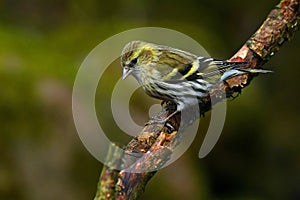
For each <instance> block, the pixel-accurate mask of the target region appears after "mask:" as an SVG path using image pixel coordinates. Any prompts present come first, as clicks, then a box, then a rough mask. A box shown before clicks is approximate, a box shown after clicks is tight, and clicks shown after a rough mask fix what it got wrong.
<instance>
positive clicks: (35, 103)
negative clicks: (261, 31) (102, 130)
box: [0, 0, 300, 200]
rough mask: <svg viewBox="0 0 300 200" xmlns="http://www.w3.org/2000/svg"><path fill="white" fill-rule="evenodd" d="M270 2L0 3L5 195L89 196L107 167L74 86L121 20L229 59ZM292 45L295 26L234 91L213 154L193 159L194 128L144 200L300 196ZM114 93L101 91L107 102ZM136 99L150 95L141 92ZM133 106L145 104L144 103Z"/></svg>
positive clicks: (121, 27) (0, 175) (1, 190)
mask: <svg viewBox="0 0 300 200" xmlns="http://www.w3.org/2000/svg"><path fill="white" fill-rule="evenodd" d="M108 2H109V3H108ZM276 3H277V2H274V1H271V0H268V1H260V0H251V1H250V0H249V1H234V0H228V1H221V0H214V1H205V0H203V1H196V0H185V1H179V0H172V1H171V0H165V1H158V0H153V1H150V0H146V1H138V0H127V1H121V0H117V1H116V0H115V1H102V0H101V1H97V0H89V1H86V0H84V1H83V0H77V1H71V0H59V1H58V0H53V1H38V0H2V1H0V199H6V200H13V199H20V200H23V199H24V200H25V199H26V200H27V199H30V200H35V199H36V200H39V199H44V200H47V199H49V200H52V199H65V200H68V199H72V200H76V199H78V200H80V199H92V198H93V196H94V193H95V190H96V184H97V181H98V177H99V173H100V171H101V167H102V166H101V163H99V162H98V161H97V160H96V159H94V158H93V157H92V156H91V155H90V154H89V153H88V151H87V150H86V149H85V148H84V146H83V145H82V143H81V141H80V139H79V137H78V135H77V132H76V130H75V126H74V124H73V118H72V112H71V95H72V87H73V81H74V79H75V76H76V73H77V70H78V68H79V66H80V64H81V62H82V61H83V59H84V58H85V56H86V55H87V54H88V53H89V52H90V51H91V50H92V49H93V48H94V47H95V46H96V45H97V44H99V43H100V42H102V41H103V40H105V39H106V38H108V37H110V36H112V35H114V34H117V33H119V32H121V31H125V30H127V29H131V28H137V27H143V26H160V27H165V28H170V29H175V30H177V31H180V32H182V33H185V34H187V35H189V36H190V37H192V38H194V39H195V40H197V41H198V42H199V43H200V44H202V45H203V46H204V47H205V48H206V50H207V51H208V52H209V53H210V55H212V56H213V57H216V58H220V59H227V58H229V57H231V56H232V55H233V54H234V52H235V51H236V50H238V49H239V48H240V47H241V46H242V44H243V43H244V42H245V41H246V40H247V39H248V38H249V36H250V35H251V34H252V33H253V32H254V31H255V30H256V29H257V28H258V27H259V26H260V24H261V23H262V22H263V20H264V19H265V17H266V16H267V14H268V13H269V11H270V10H271V9H272V8H273V7H274V6H275V4H276ZM299 53H300V37H299V34H296V36H295V38H294V39H293V40H292V41H291V42H289V43H287V44H285V45H284V46H283V47H282V48H281V50H280V52H279V53H278V54H276V55H275V56H274V57H273V58H272V60H271V61H270V62H268V63H267V64H266V65H265V66H264V68H267V69H272V70H274V71H275V73H273V74H268V75H261V76H259V77H257V78H255V80H254V81H253V82H252V83H251V85H250V86H249V87H248V88H246V89H245V90H244V91H243V93H242V95H241V96H240V97H239V98H237V99H235V100H233V101H232V100H229V102H228V110H227V118H226V124H225V128H224V131H223V133H222V135H221V138H220V140H219V141H218V143H217V145H216V146H215V148H214V149H213V151H212V152H211V153H210V154H209V155H208V156H207V157H205V158H204V159H199V158H198V151H199V147H200V145H201V142H202V141H201V139H202V138H203V134H204V133H205V130H204V131H199V136H198V137H197V139H196V140H195V142H194V143H193V145H192V146H191V147H190V148H189V150H188V151H187V152H186V153H185V154H184V156H182V157H181V158H180V159H179V160H178V161H176V162H175V163H173V164H172V165H170V166H169V167H167V168H164V169H163V170H161V171H160V172H158V173H157V175H156V176H155V177H154V178H153V180H151V182H150V183H149V185H148V186H147V188H146V192H145V194H144V195H143V197H142V199H154V198H155V199H299V198H300V153H299V150H300V145H299V143H300V136H299V123H300V116H299V100H300V96H299V83H298V81H299V77H300V70H299V66H300V61H299ZM107 76H111V78H107V79H106V80H107V81H106V82H107V85H108V86H109V85H111V83H110V82H109V80H116V79H118V78H119V77H120V76H121V72H120V68H119V66H117V64H116V67H115V68H113V70H111V71H110V72H108V73H107ZM110 90H111V88H110V87H107V91H102V92H101V94H97V96H98V98H100V99H101V98H102V99H105V98H106V99H109V95H110V92H109V91H110ZM98 93H99V92H98ZM99 96H101V97H99ZM137 98H138V99H139V101H137V102H143V101H141V100H140V99H141V98H144V99H145V101H148V99H149V97H148V96H146V95H144V94H143V93H142V92H140V94H137ZM133 107H135V108H134V109H140V110H141V113H144V112H147V110H145V109H146V108H145V106H144V105H142V104H141V105H139V104H135V106H133ZM98 108H101V105H98ZM98 110H99V109H98ZM99 112H102V113H104V114H106V113H107V115H108V116H109V117H108V120H107V122H105V124H106V125H105V126H107V127H110V126H114V122H113V119H112V118H111V116H110V115H111V114H109V110H107V111H103V110H102V111H99ZM208 116H209V115H208ZM207 118H209V117H207ZM145 119H147V118H146V116H145ZM208 121H209V119H204V120H203V124H204V125H200V129H201V127H204V128H203V129H205V124H207V123H208ZM202 132H203V133H202Z"/></svg>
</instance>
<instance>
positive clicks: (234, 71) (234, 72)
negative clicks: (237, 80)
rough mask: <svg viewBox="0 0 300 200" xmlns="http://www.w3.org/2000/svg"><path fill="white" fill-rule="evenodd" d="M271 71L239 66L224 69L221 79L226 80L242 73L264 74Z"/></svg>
mask: <svg viewBox="0 0 300 200" xmlns="http://www.w3.org/2000/svg"><path fill="white" fill-rule="evenodd" d="M270 72H273V71H271V70H265V69H253V68H241V67H233V68H231V69H229V70H226V71H225V72H224V73H223V75H222V76H221V79H220V80H221V81H226V80H228V79H230V78H233V77H235V76H240V75H243V74H249V73H250V74H256V73H261V74H266V73H270Z"/></svg>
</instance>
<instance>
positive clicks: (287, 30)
mask: <svg viewBox="0 0 300 200" xmlns="http://www.w3.org/2000/svg"><path fill="white" fill-rule="evenodd" d="M299 2H300V0H282V1H280V3H279V4H278V5H277V6H276V7H275V8H274V9H273V10H272V11H271V12H270V14H269V15H268V17H267V18H266V20H265V21H264V23H263V24H262V26H261V27H260V28H259V29H258V30H257V31H256V32H255V33H254V34H253V35H252V36H251V37H250V39H249V40H248V41H247V42H246V43H245V44H244V45H243V46H242V48H241V49H240V50H239V51H238V52H237V53H236V54H235V55H234V56H233V57H232V58H230V59H229V61H246V62H248V63H249V64H248V67H251V68H255V67H258V66H262V65H263V64H265V63H266V62H268V61H269V60H270V59H271V58H272V56H273V55H274V54H275V53H276V52H278V51H279V48H280V46H281V45H282V44H284V43H285V42H286V41H289V40H291V39H292V38H293V36H294V34H295V32H296V31H297V30H298V28H299V24H300V18H299ZM252 78H253V77H252V76H250V75H243V76H239V77H235V78H232V79H230V80H228V81H227V82H226V83H225V84H222V85H219V86H216V87H215V88H214V89H213V91H212V92H211V93H210V96H207V97H206V98H205V99H204V100H203V102H202V104H201V105H200V109H201V112H202V114H203V113H205V112H207V111H209V110H210V109H211V102H210V98H211V96H214V98H216V99H218V98H219V99H220V100H221V99H223V98H224V97H222V95H221V96H220V95H219V94H220V91H224V90H225V91H226V95H227V97H230V96H232V95H233V94H234V93H235V92H240V91H241V90H242V89H243V88H244V87H245V86H247V85H249V84H250V82H251V80H252ZM169 104H170V102H169V103H167V104H165V105H164V108H168V107H169ZM165 110H166V111H163V112H161V113H160V114H159V116H157V118H163V117H165V116H168V115H169V114H170V113H172V112H173V110H172V109H169V110H168V109H165ZM191 112H193V110H191ZM194 114H196V113H194ZM168 123H169V125H171V126H167V125H164V124H147V125H146V126H145V127H144V129H143V130H142V132H141V133H140V135H139V136H138V137H136V138H134V139H133V140H132V141H131V142H130V143H129V144H128V145H127V147H126V148H125V151H126V152H127V153H129V154H130V153H132V152H138V153H143V154H145V156H143V157H142V158H141V159H138V160H137V161H136V162H135V163H134V164H132V166H131V167H130V170H129V172H128V170H126V171H117V170H114V169H111V168H109V167H106V166H104V167H103V169H102V173H101V175H100V180H99V184H98V187H97V194H96V197H95V199H94V200H100V199H101V200H102V199H103V200H104V199H105V200H110V199H137V198H138V197H139V196H140V195H141V194H142V193H143V191H144V189H145V186H146V184H147V183H148V181H149V180H150V179H151V178H152V177H153V176H154V174H155V171H154V172H146V173H131V172H130V171H132V172H134V171H139V168H143V167H147V166H161V165H164V164H165V163H166V162H167V160H168V158H169V156H170V155H171V153H172V152H173V149H174V148H175V146H176V145H178V144H179V142H180V134H179V132H178V129H179V124H180V114H178V115H175V116H174V117H172V118H171V119H170V120H169V121H168ZM170 127H172V128H171V129H170ZM161 149H166V150H167V151H163V152H164V155H163V156H164V157H165V158H166V159H157V158H158V157H159V158H161V156H162V155H157V154H158V152H161V151H157V150H161ZM115 150H116V148H113V147H112V149H111V151H110V153H109V155H108V159H109V160H112V161H113V160H117V159H115V158H114V157H119V156H116V155H118V152H114V151H115ZM146 152H148V154H146ZM149 152H151V153H149Z"/></svg>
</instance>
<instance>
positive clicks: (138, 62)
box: [121, 41, 159, 80]
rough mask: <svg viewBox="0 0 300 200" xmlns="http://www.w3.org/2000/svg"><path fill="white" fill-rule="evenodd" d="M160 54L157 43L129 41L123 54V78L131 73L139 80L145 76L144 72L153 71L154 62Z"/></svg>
mask: <svg viewBox="0 0 300 200" xmlns="http://www.w3.org/2000/svg"><path fill="white" fill-rule="evenodd" d="M158 54H159V52H158V49H157V47H156V46H155V44H152V43H147V42H143V41H132V42H129V43H128V44H127V45H125V47H124V49H123V51H122V55H121V66H122V68H123V75H122V79H125V78H126V77H127V76H128V75H130V74H131V75H133V76H134V77H135V78H136V79H137V80H140V79H141V78H143V77H144V76H143V74H144V72H147V73H149V72H151V68H152V66H153V63H155V62H157V60H158Z"/></svg>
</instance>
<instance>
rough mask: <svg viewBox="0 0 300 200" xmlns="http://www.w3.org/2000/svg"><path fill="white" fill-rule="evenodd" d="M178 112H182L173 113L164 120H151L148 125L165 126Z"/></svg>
mask: <svg viewBox="0 0 300 200" xmlns="http://www.w3.org/2000/svg"><path fill="white" fill-rule="evenodd" d="M178 112H180V110H176V111H174V112H173V113H171V114H170V115H169V116H167V117H165V118H163V119H158V118H152V119H150V121H149V122H148V123H147V124H164V123H166V122H167V121H168V120H169V119H171V117H173V116H174V115H176V114H177V113H178Z"/></svg>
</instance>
